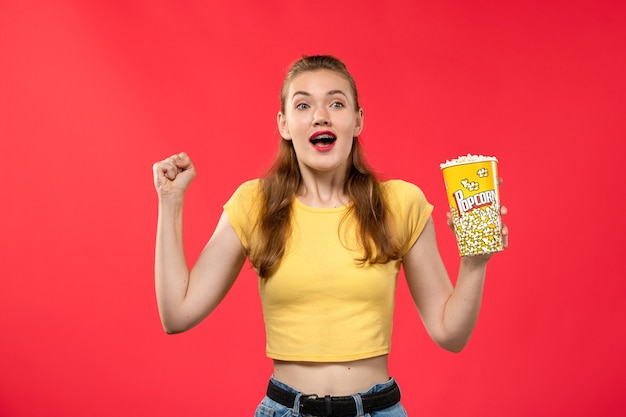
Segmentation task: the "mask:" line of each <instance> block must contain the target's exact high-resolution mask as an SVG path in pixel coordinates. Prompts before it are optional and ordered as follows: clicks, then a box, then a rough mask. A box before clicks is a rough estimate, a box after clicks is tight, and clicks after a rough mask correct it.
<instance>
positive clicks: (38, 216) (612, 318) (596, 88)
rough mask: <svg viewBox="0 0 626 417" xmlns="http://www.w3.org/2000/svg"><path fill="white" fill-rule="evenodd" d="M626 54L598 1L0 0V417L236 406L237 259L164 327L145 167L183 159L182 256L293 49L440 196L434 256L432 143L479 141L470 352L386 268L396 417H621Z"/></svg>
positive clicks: (256, 361)
mask: <svg viewBox="0 0 626 417" xmlns="http://www.w3.org/2000/svg"><path fill="white" fill-rule="evenodd" d="M40 3H45V5H42V4H40ZM624 51H626V6H624V3H623V2H619V1H592V0H589V1H552V2H544V1H540V0H531V1H525V2H498V1H487V0H479V1H472V2H470V1H459V0H456V1H453V0H446V1H440V2H431V1H398V2H380V1H371V2H364V1H326V0H321V1H316V2H294V1H290V2H287V1H280V2H257V1H250V0H249V1H233V2H201V1H195V2H191V1H190V2H173V1H172V2H154V1H129V2H125V1H104V0H97V1H89V2H87V1H70V0H65V1H56V2H54V1H50V2H36V1H30V0H2V1H0V161H1V162H0V274H1V275H0V331H1V335H0V415H1V416H11V417H14V416H20V417H21V416H35V415H41V416H44V415H45V416H65V417H70V416H111V415H116V416H120V417H123V416H137V415H150V416H170V415H177V416H182V415H204V416H207V415H214V414H222V413H227V412H228V413H229V415H236V416H244V415H252V413H253V410H254V408H255V406H256V404H257V402H258V401H259V400H260V399H261V397H262V396H263V391H264V388H265V385H266V382H267V379H268V377H269V375H270V373H271V363H270V361H269V360H268V359H266V358H265V356H264V333H263V321H262V317H261V312H260V306H259V301H258V297H257V294H256V281H255V278H254V275H253V274H252V273H251V272H250V270H249V269H246V270H245V271H244V272H243V273H242V274H241V276H240V278H239V280H238V281H237V283H236V285H235V287H234V288H233V290H232V292H231V293H230V294H229V295H228V297H227V298H226V300H225V301H224V302H223V304H222V305H221V306H220V307H219V308H218V309H217V311H216V312H215V313H214V314H213V315H212V316H210V317H209V318H208V319H207V320H206V321H205V322H203V323H202V324H201V325H199V326H198V327H197V328H195V329H193V330H192V331H190V332H188V333H186V334H183V335H177V336H167V335H165V334H164V333H163V331H162V329H161V326H160V323H159V320H158V315H157V311H156V303H155V297H154V289H153V246H154V234H155V224H156V195H155V192H154V190H153V185H152V173H151V166H152V163H153V161H155V160H158V159H161V158H163V157H165V156H168V155H170V154H172V153H174V152H179V151H181V150H185V151H187V152H188V153H189V154H190V155H191V156H192V157H193V158H194V161H195V163H196V165H197V167H198V171H199V175H198V177H197V178H196V180H195V181H194V183H193V186H192V188H191V190H190V191H189V195H188V204H187V205H186V210H187V212H186V219H185V227H186V242H187V245H186V250H187V252H188V254H189V258H190V261H193V260H194V259H195V257H196V256H197V254H198V252H199V251H200V250H201V248H202V247H203V246H204V243H205V242H206V240H207V238H208V237H209V234H210V232H211V231H212V228H213V227H214V225H215V223H216V220H217V218H218V216H219V213H220V211H221V205H222V204H223V203H224V202H225V200H226V199H227V198H228V197H229V196H230V194H231V192H232V191H233V190H234V188H235V187H236V186H237V185H238V184H239V183H241V182H242V181H244V180H246V179H249V178H253V177H257V176H258V175H259V174H261V173H262V172H263V171H264V169H265V168H266V167H267V166H268V163H269V161H270V160H271V159H272V157H273V152H274V149H275V147H276V144H277V141H278V139H277V138H278V135H277V131H276V126H275V115H276V111H277V110H278V92H279V88H280V83H281V81H282V77H283V74H284V70H285V68H286V67H287V66H288V64H289V63H290V62H291V61H293V60H295V59H296V58H298V57H299V56H300V55H301V54H312V53H331V54H335V55H337V56H339V57H341V58H342V59H344V60H345V61H346V62H347V64H348V66H349V68H350V69H351V70H352V72H353V73H354V75H355V77H356V79H357V83H358V85H359V88H360V93H361V95H362V105H363V106H364V108H365V126H366V127H365V131H364V133H363V135H362V139H363V141H364V144H365V148H366V152H367V154H368V156H369V158H370V160H371V162H372V164H373V165H374V166H375V167H376V168H377V169H378V170H379V171H380V172H381V173H382V174H384V175H385V176H386V177H399V178H403V179H406V180H409V181H412V182H415V183H416V184H418V185H419V186H421V187H422V189H423V190H424V191H425V192H426V194H427V196H428V198H429V199H430V200H431V202H432V203H434V204H435V206H436V209H435V212H434V216H435V220H436V223H437V227H438V234H439V241H440V247H441V251H442V253H443V256H444V258H445V260H446V261H447V263H448V265H449V270H450V273H451V274H452V275H454V274H455V273H456V268H457V263H458V261H457V255H456V248H455V243H454V238H453V236H452V234H451V232H450V231H449V230H447V229H446V227H445V212H446V206H445V205H446V201H445V191H444V187H443V180H442V178H441V173H440V171H439V167H438V164H439V163H440V162H442V161H444V160H446V159H449V158H453V157H455V156H457V155H460V154H466V153H468V152H472V153H481V154H486V155H496V156H497V157H498V158H499V159H500V173H501V175H502V177H503V178H504V184H503V186H502V196H503V201H504V203H505V204H506V205H507V206H509V209H510V215H509V216H508V217H507V220H506V221H507V223H508V224H509V226H510V229H511V238H510V248H509V249H508V250H507V251H506V252H505V253H503V254H500V255H498V256H496V257H495V258H494V260H493V262H492V263H491V264H490V266H489V272H488V275H489V276H488V280H487V284H486V293H485V301H484V305H483V309H482V312H481V317H480V319H479V323H478V326H477V329H476V332H475V334H474V337H473V339H472V340H471V342H470V344H469V345H468V347H467V348H466V350H464V351H463V352H462V353H461V354H458V355H455V354H451V353H447V352H444V351H442V350H441V349H439V348H437V347H436V346H435V345H434V343H433V342H432V341H430V340H429V339H428V337H427V336H426V334H425V331H424V329H423V326H422V325H421V323H420V320H419V318H418V315H417V312H416V311H415V309H414V307H413V305H412V303H411V300H410V298H409V295H408V292H407V289H406V286H405V285H404V283H403V282H402V281H401V282H402V283H401V285H400V288H399V291H398V305H397V321H396V326H395V329H394V341H393V343H394V344H393V351H392V355H391V367H392V372H393V374H394V375H395V376H396V377H397V378H398V379H399V381H400V383H401V386H402V388H403V392H404V403H405V405H406V408H407V409H408V411H409V414H410V415H414V416H459V415H463V416H481V417H485V416H501V415H507V416H510V417H514V416H529V415H532V416H568V417H570V416H590V415H604V416H618V415H623V414H621V413H623V410H624V407H625V406H626V400H625V399H624V396H623V386H624V382H626V381H625V379H626V377H625V375H626V360H625V359H624V357H625V355H624V352H625V351H626V334H625V330H624V329H625V327H624V319H625V318H626V306H625V304H626V303H625V301H626V300H625V298H624V294H625V293H626V283H625V279H624V278H625V274H624V269H623V251H624V248H625V245H624V236H626V228H625V226H624V221H623V220H622V218H621V217H622V216H623V214H624V213H623V212H624V209H623V207H624V203H626V199H625V198H624V196H623V194H624V176H623V173H622V167H623V166H624V161H623V153H624V150H625V146H624V139H625V137H624V136H625V133H626V123H625V121H624V120H625V119H624V115H625V110H626V99H625V97H626V85H625V84H626V82H625V77H624V74H625V73H626V68H625V67H626V65H625V63H626V62H625V61H626V59H625V56H626V55H625V53H624ZM246 268H247V267H246ZM233 384H238V385H240V389H235V388H232V387H231V385H233Z"/></svg>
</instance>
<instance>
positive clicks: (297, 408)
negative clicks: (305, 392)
mask: <svg viewBox="0 0 626 417" xmlns="http://www.w3.org/2000/svg"><path fill="white" fill-rule="evenodd" d="M300 397H302V393H301V392H299V393H297V394H296V399H295V400H294V402H293V409H292V410H291V415H292V416H293V417H298V416H299V415H300Z"/></svg>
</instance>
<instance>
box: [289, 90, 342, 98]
mask: <svg viewBox="0 0 626 417" xmlns="http://www.w3.org/2000/svg"><path fill="white" fill-rule="evenodd" d="M335 94H341V95H342V96H344V97H345V98H346V99H347V98H348V96H347V95H346V93H344V92H343V91H341V90H330V91H329V92H328V93H326V95H327V96H334V95H335ZM297 95H302V96H307V97H310V96H311V93H308V92H306V91H295V92H294V93H293V95H292V96H291V99H292V100H293V98H294V97H295V96H297Z"/></svg>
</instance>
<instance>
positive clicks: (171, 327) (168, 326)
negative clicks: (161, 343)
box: [161, 317, 190, 335]
mask: <svg viewBox="0 0 626 417" xmlns="http://www.w3.org/2000/svg"><path fill="white" fill-rule="evenodd" d="M161 326H163V331H164V332H165V333H166V334H168V335H173V334H179V333H183V332H185V331H187V330H189V328H190V326H187V325H184V324H183V323H179V322H178V321H176V320H171V319H166V318H164V317H161Z"/></svg>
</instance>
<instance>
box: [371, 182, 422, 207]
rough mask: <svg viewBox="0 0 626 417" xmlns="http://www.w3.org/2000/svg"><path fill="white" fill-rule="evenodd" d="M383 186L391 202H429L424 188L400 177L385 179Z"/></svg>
mask: <svg viewBox="0 0 626 417" xmlns="http://www.w3.org/2000/svg"><path fill="white" fill-rule="evenodd" d="M381 188H382V190H383V192H384V193H385V197H386V198H387V199H388V201H389V202H390V203H404V204H407V203H408V204H414V203H427V200H426V196H425V195H424V192H423V191H422V189H421V188H419V187H418V186H417V185H415V184H413V183H411V182H408V181H404V180H400V179H393V180H388V181H383V182H381Z"/></svg>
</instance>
